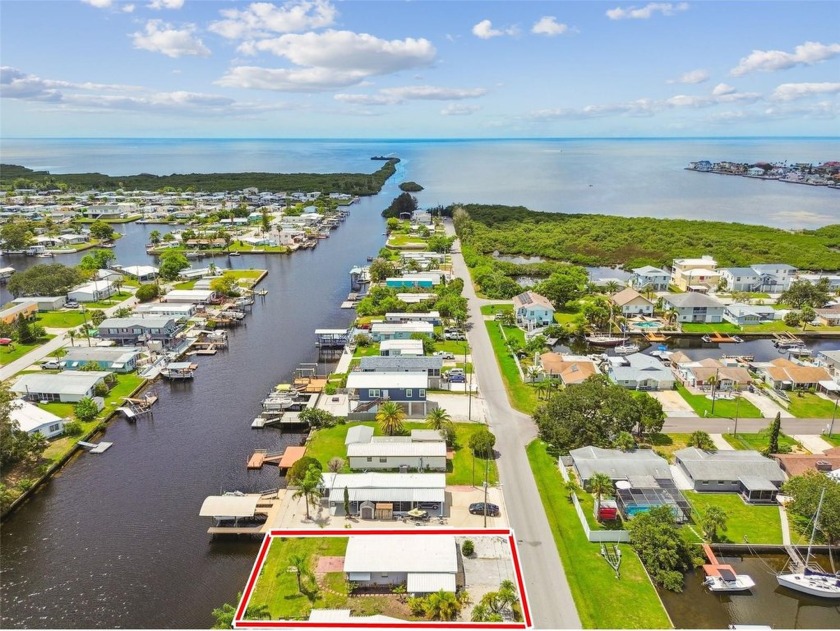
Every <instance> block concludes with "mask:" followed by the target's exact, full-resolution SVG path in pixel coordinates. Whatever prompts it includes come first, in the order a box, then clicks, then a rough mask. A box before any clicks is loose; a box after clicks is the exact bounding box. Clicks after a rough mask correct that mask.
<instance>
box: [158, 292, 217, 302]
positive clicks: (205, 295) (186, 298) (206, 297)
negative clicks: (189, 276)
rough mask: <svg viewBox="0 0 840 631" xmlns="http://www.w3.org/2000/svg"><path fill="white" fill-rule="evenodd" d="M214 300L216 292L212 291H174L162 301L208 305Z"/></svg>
mask: <svg viewBox="0 0 840 631" xmlns="http://www.w3.org/2000/svg"><path fill="white" fill-rule="evenodd" d="M214 298H216V292H215V291H212V290H210V289H173V290H172V291H170V292H169V293H167V294H166V295H165V296H164V297H163V298H161V301H162V302H180V303H188V304H194V305H206V304H207V303H209V302H211V301H212V300H213V299H214Z"/></svg>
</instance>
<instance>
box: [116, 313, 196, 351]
mask: <svg viewBox="0 0 840 631" xmlns="http://www.w3.org/2000/svg"><path fill="white" fill-rule="evenodd" d="M180 331H181V325H180V324H178V322H177V321H176V320H175V318H173V317H170V316H164V317H154V318H143V317H130V318H107V319H105V320H103V321H102V324H100V325H99V337H100V338H101V339H103V340H112V341H114V342H116V343H117V344H120V345H122V346H137V345H138V344H139V345H142V344H145V343H146V342H151V341H156V342H161V343H162V344H163V346H164V347H166V348H170V347H172V346H175V344H176V336H177V335H178V333H179V332H180Z"/></svg>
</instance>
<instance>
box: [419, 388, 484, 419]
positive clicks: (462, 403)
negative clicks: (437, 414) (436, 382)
mask: <svg viewBox="0 0 840 631" xmlns="http://www.w3.org/2000/svg"><path fill="white" fill-rule="evenodd" d="M452 385H453V386H463V384H460V383H457V384H452ZM473 386H475V384H473ZM470 398H472V401H470ZM426 399H427V400H429V401H434V402H435V403H437V404H438V405H439V406H440V407H442V408H443V409H444V410H446V411H447V412H449V416H450V417H452V420H453V421H466V420H467V419H472V420H473V421H475V422H477V423H484V401H483V400H482V399H480V398H479V397H477V396H476V395H475V393H474V392H473V395H472V397H470V396H469V395H467V394H445V393H442V392H429V393H428V394H427V395H426Z"/></svg>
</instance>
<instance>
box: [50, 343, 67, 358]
mask: <svg viewBox="0 0 840 631" xmlns="http://www.w3.org/2000/svg"><path fill="white" fill-rule="evenodd" d="M66 354H67V349H65V348H64V347H63V346H59V347H58V348H57V349H55V350H54V351H53V352H52V356H53V357H55V358H56V359H61V358H62V357H64V356H65V355H66Z"/></svg>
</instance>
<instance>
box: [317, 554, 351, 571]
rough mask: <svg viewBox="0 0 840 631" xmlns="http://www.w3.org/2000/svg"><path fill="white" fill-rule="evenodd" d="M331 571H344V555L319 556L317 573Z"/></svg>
mask: <svg viewBox="0 0 840 631" xmlns="http://www.w3.org/2000/svg"><path fill="white" fill-rule="evenodd" d="M330 572H344V557H318V564H317V565H316V566H315V574H329V573H330Z"/></svg>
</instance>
